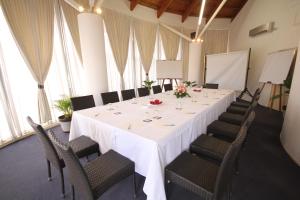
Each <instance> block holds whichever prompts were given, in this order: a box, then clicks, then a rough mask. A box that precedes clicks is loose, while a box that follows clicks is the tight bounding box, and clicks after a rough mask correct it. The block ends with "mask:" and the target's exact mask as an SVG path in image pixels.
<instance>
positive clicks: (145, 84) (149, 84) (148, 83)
mask: <svg viewBox="0 0 300 200" xmlns="http://www.w3.org/2000/svg"><path fill="white" fill-rule="evenodd" d="M154 82H155V81H151V80H145V81H144V85H143V86H144V87H146V88H148V90H149V91H150V90H151V86H152V84H153V83H154Z"/></svg>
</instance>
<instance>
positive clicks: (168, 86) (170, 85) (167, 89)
mask: <svg viewBox="0 0 300 200" xmlns="http://www.w3.org/2000/svg"><path fill="white" fill-rule="evenodd" d="M164 89H165V92H166V91H170V90H173V85H172V83H170V84H164Z"/></svg>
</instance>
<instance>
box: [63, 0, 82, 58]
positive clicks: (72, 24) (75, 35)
mask: <svg viewBox="0 0 300 200" xmlns="http://www.w3.org/2000/svg"><path fill="white" fill-rule="evenodd" d="M59 3H60V5H61V7H62V10H63V13H64V16H65V19H66V21H67V24H68V27H69V30H70V33H71V36H72V39H73V43H74V46H75V48H76V51H77V54H78V57H79V58H80V61H81V63H82V54H81V47H80V37H79V28H78V20H77V15H78V14H79V12H78V11H77V10H75V9H74V8H73V7H72V6H70V5H69V4H67V3H66V2H65V1H64V0H59Z"/></svg>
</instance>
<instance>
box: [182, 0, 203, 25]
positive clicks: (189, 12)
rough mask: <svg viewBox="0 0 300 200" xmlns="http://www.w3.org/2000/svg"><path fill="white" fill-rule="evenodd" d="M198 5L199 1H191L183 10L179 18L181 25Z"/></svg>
mask: <svg viewBox="0 0 300 200" xmlns="http://www.w3.org/2000/svg"><path fill="white" fill-rule="evenodd" d="M199 4H200V1H199V0H193V1H192V3H190V5H189V6H188V7H187V8H186V9H185V10H184V12H183V14H182V18H181V22H182V23H183V22H184V21H185V20H186V19H187V18H188V16H190V14H191V12H192V11H193V10H194V8H195V7H197V6H198V5H199Z"/></svg>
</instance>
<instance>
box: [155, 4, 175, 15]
mask: <svg viewBox="0 0 300 200" xmlns="http://www.w3.org/2000/svg"><path fill="white" fill-rule="evenodd" d="M172 1H173V0H165V1H163V2H162V3H161V5H160V6H159V8H158V10H157V18H159V17H160V16H161V15H162V14H163V13H164V12H165V11H166V10H167V8H168V7H169V6H170V4H171V3H172Z"/></svg>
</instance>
